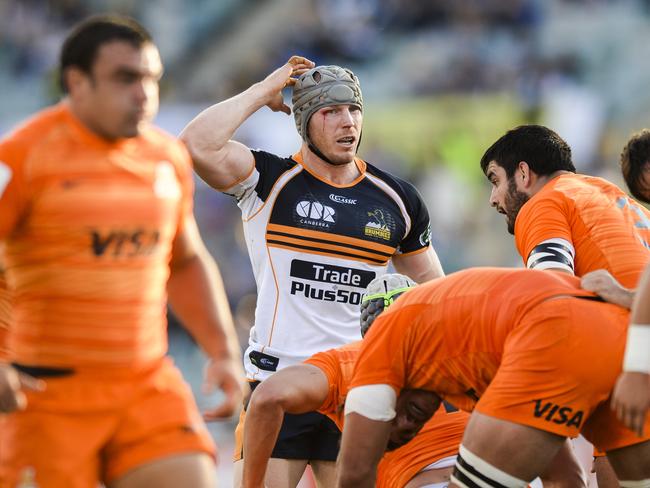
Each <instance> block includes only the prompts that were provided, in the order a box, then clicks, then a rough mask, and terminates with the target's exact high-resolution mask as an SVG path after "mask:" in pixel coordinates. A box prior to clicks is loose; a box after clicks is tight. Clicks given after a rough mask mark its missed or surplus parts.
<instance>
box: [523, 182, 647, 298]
mask: <svg viewBox="0 0 650 488" xmlns="http://www.w3.org/2000/svg"><path fill="white" fill-rule="evenodd" d="M515 238H516V242H517V248H518V249H519V252H520V254H521V255H522V257H523V258H524V262H525V263H526V265H527V266H528V267H537V266H536V263H535V262H532V261H537V259H540V258H541V259H542V260H544V259H549V258H548V255H547V254H546V255H545V254H544V253H535V248H536V246H539V245H540V243H542V242H545V241H548V240H549V239H563V240H566V241H568V242H569V243H571V244H572V246H573V248H574V250H575V264H574V265H575V269H574V272H575V274H576V275H577V276H582V275H584V274H586V273H588V272H590V271H595V270H596V269H607V270H608V271H609V272H610V273H612V275H614V277H615V278H616V279H617V280H619V281H620V282H621V283H622V284H623V285H624V286H626V287H630V288H633V287H635V286H636V284H637V281H638V279H639V277H640V274H641V272H642V270H643V269H644V267H645V265H646V264H647V263H648V262H650V251H649V248H650V213H649V212H648V211H647V210H646V209H645V208H643V207H641V206H639V205H638V204H637V203H635V202H634V200H632V199H630V198H629V197H628V196H627V195H626V194H625V193H624V192H623V191H622V190H621V189H620V188H618V187H617V186H616V185H614V184H612V183H610V182H608V181H606V180H604V179H602V178H597V177H593V176H587V175H578V174H566V175H561V176H558V177H556V178H553V179H552V180H551V181H549V182H548V183H546V185H545V186H544V187H543V188H542V189H541V190H540V191H539V192H538V193H537V194H536V195H534V196H533V197H532V198H531V199H530V200H529V201H528V202H527V203H526V204H525V205H524V206H523V207H522V209H521V211H520V213H519V215H518V216H517V221H516V225H515ZM547 251H548V250H547ZM537 262H539V261H537ZM547 266H553V265H552V264H550V261H547Z"/></svg>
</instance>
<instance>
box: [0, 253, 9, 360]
mask: <svg viewBox="0 0 650 488" xmlns="http://www.w3.org/2000/svg"><path fill="white" fill-rule="evenodd" d="M3 247H4V246H3V245H2V243H0V362H1V361H5V360H7V359H8V358H9V350H8V348H7V334H8V332H9V322H10V321H11V294H10V291H9V288H7V280H6V278H5V269H4V264H3V262H2V252H3Z"/></svg>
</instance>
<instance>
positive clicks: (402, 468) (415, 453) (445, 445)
mask: <svg viewBox="0 0 650 488" xmlns="http://www.w3.org/2000/svg"><path fill="white" fill-rule="evenodd" d="M468 420H469V414H468V413H467V412H463V411H461V410H456V411H447V410H446V409H445V405H441V406H440V408H439V409H438V411H437V412H436V413H435V415H434V416H433V417H431V420H429V421H428V422H427V423H426V424H424V427H422V430H421V431H420V432H418V435H416V436H415V437H414V438H413V439H412V440H411V441H409V442H408V443H407V444H404V445H403V446H402V447H400V448H398V449H395V450H394V451H390V452H387V453H386V454H384V457H383V458H382V459H381V462H380V463H379V466H378V467H377V483H376V484H377V488H400V487H403V486H405V485H406V484H407V483H408V482H409V481H410V480H411V478H413V477H414V476H415V475H416V474H418V473H419V472H420V471H422V470H423V469H424V468H426V467H427V466H429V465H430V464H433V463H435V462H436V461H439V460H440V459H444V458H446V457H449V456H456V455H457V454H458V446H460V443H461V441H462V440H463V432H465V426H466V425H467V421H468Z"/></svg>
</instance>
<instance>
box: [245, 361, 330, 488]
mask: <svg viewBox="0 0 650 488" xmlns="http://www.w3.org/2000/svg"><path fill="white" fill-rule="evenodd" d="M328 392H329V385H328V381H327V376H326V375H325V373H324V372H323V371H322V370H321V369H320V368H318V367H316V366H313V365H311V364H298V365H295V366H289V367H287V368H285V369H283V370H281V371H278V372H277V373H275V374H273V375H272V376H270V377H269V378H268V379H266V380H265V381H263V382H262V383H260V384H259V385H258V386H257V388H256V389H255V391H254V392H253V395H252V396H251V400H250V403H249V404H248V408H247V409H246V424H245V427H244V452H245V455H246V457H245V460H244V474H243V484H242V486H243V487H244V488H261V487H264V476H265V474H266V466H267V463H268V460H269V458H270V457H271V453H272V451H273V446H274V445H275V441H276V439H277V437H278V433H279V432H280V427H281V425H282V419H283V418H284V414H285V413H291V414H301V413H306V412H311V411H313V410H317V409H318V408H319V407H320V406H321V405H322V404H323V402H324V401H325V400H326V398H327V395H328Z"/></svg>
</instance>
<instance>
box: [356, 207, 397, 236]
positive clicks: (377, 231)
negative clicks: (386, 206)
mask: <svg viewBox="0 0 650 488" xmlns="http://www.w3.org/2000/svg"><path fill="white" fill-rule="evenodd" d="M366 214H367V216H368V223H367V224H366V226H365V227H364V228H363V233H364V234H365V235H367V236H368V237H374V238H375V239H382V240H385V241H389V240H390V233H391V232H390V229H391V227H394V225H390V224H392V218H391V215H390V214H389V213H388V212H384V211H383V210H382V209H380V208H376V209H374V210H370V211H367V212H366Z"/></svg>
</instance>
